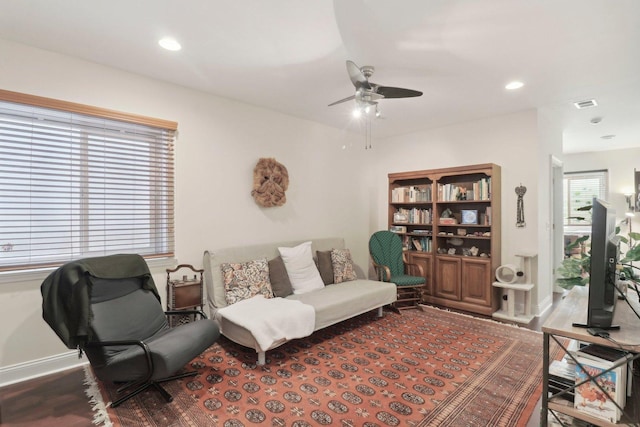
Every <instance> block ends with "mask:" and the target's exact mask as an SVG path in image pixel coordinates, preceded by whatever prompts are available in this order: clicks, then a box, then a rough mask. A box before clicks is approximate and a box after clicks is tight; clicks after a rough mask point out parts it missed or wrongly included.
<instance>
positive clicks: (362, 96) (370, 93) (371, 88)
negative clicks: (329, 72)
mask: <svg viewBox="0 0 640 427" xmlns="http://www.w3.org/2000/svg"><path fill="white" fill-rule="evenodd" d="M374 71H375V68H373V67H372V66H371V65H365V66H363V67H358V66H357V65H356V64H355V63H354V62H353V61H347V72H348V73H349V78H350V79H351V83H353V85H354V86H355V87H356V93H355V95H351V96H349V97H347V98H344V99H341V100H339V101H336V102H333V103H331V104H329V107H331V106H332V105H336V104H340V103H342V102H347V101H351V100H352V99H355V101H356V104H357V105H358V106H365V107H366V106H371V105H377V104H378V100H380V99H383V98H411V97H414V96H421V95H422V92H420V91H417V90H412V89H403V88H400V87H391V86H381V85H378V84H375V83H372V82H370V81H369V77H371V76H372V75H373V72H374Z"/></svg>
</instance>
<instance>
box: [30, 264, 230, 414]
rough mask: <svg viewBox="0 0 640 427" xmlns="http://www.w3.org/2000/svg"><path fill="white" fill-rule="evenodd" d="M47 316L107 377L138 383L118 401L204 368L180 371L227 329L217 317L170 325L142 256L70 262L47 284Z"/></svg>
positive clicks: (69, 344) (126, 387) (126, 386)
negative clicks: (215, 319)
mask: <svg viewBox="0 0 640 427" xmlns="http://www.w3.org/2000/svg"><path fill="white" fill-rule="evenodd" d="M41 291H42V296H43V317H44V319H45V320H46V321H47V323H49V325H50V326H51V327H52V329H53V330H54V331H55V332H56V333H57V334H58V336H59V337H60V338H61V339H62V340H63V342H64V343H65V344H66V345H67V347H69V348H78V349H79V350H80V352H81V353H82V352H84V353H85V354H86V355H87V358H88V359H89V362H90V364H91V367H92V369H93V371H94V373H95V375H96V376H97V377H98V378H99V379H100V380H102V381H110V382H114V383H124V385H123V386H121V387H120V388H119V389H118V393H122V392H124V391H126V390H131V391H130V392H129V393H128V394H126V395H124V396H122V397H120V398H118V399H117V400H115V401H114V402H112V403H111V406H114V407H115V406H118V405H119V404H121V403H122V402H124V401H125V400H127V399H129V398H131V397H133V396H135V395H136V394H138V393H140V392H142V391H144V390H146V389H147V388H149V387H154V388H155V389H157V390H158V391H159V392H160V393H161V394H162V396H163V397H164V398H165V399H166V401H167V402H170V401H171V400H172V397H171V395H169V393H168V392H167V391H166V390H165V389H164V388H163V387H162V386H161V385H160V383H162V382H165V381H170V380H174V379H178V378H184V377H187V376H195V375H196V374H197V372H180V371H181V370H182V369H183V368H184V367H185V365H186V364H187V363H189V362H190V361H191V360H192V359H194V358H195V357H196V356H198V355H199V354H201V353H202V352H203V351H204V350H206V349H207V348H208V347H209V346H211V345H212V344H213V343H214V342H215V341H216V340H217V339H218V337H219V336H220V330H219V327H218V324H217V322H215V321H213V320H209V319H206V316H205V315H204V313H202V312H200V311H196V312H194V313H199V314H200V316H201V317H203V319H202V320H196V321H194V322H190V323H187V324H184V325H181V326H177V327H175V328H170V327H169V323H168V321H167V316H166V315H167V314H169V315H170V314H172V313H175V314H177V313H179V314H181V315H182V314H185V313H186V312H185V311H179V312H166V313H165V312H164V311H163V310H162V306H161V303H160V296H159V294H158V291H157V289H156V287H155V284H154V282H153V278H152V277H151V274H150V273H149V270H148V267H147V264H146V262H145V260H144V259H143V258H142V257H140V256H138V255H112V256H106V257H97V258H86V259H83V260H79V261H75V262H71V263H68V264H65V265H63V266H62V267H60V268H59V269H57V270H56V271H54V272H53V273H52V274H51V275H49V277H47V279H45V281H44V282H43V283H42V286H41Z"/></svg>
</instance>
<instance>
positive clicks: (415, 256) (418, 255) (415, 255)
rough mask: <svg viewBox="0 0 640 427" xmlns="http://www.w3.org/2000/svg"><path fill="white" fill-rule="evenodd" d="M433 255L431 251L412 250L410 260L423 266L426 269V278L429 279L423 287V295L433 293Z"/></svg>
mask: <svg viewBox="0 0 640 427" xmlns="http://www.w3.org/2000/svg"><path fill="white" fill-rule="evenodd" d="M432 259H433V257H432V255H431V254H429V253H424V252H411V253H410V254H409V261H410V262H412V263H414V264H418V265H421V266H422V270H423V271H424V278H425V279H426V280H427V284H426V285H425V287H424V289H423V295H433V279H432V277H433V274H432V264H433V261H432Z"/></svg>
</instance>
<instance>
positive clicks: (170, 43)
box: [158, 37, 182, 52]
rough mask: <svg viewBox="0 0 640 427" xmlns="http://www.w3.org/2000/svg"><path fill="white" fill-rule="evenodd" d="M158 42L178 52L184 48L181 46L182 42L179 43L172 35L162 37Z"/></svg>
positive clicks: (163, 46)
mask: <svg viewBox="0 0 640 427" xmlns="http://www.w3.org/2000/svg"><path fill="white" fill-rule="evenodd" d="M158 44H159V45H160V46H161V47H162V48H164V49H167V50H170V51H172V52H177V51H179V50H180V49H182V46H180V43H178V41H177V40H176V39H173V38H171V37H164V38H161V39H160V40H158Z"/></svg>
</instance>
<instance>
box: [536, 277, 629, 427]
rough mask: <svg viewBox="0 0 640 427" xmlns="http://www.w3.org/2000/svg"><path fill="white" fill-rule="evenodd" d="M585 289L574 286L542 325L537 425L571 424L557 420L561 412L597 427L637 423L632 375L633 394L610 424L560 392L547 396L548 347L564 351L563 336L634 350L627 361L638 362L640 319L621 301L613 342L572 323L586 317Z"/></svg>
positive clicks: (615, 317)
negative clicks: (540, 410)
mask: <svg viewBox="0 0 640 427" xmlns="http://www.w3.org/2000/svg"><path fill="white" fill-rule="evenodd" d="M588 292H589V289H588V288H585V287H581V286H577V287H574V288H573V289H572V290H571V291H570V292H569V293H568V294H567V295H566V296H565V297H564V299H563V301H562V302H561V303H560V304H559V306H558V308H556V310H555V311H554V312H553V313H552V314H551V316H549V318H548V319H547V321H546V322H545V323H544V325H543V326H542V332H543V335H544V337H543V339H544V341H543V345H544V349H543V352H544V360H543V370H542V387H543V389H542V413H541V417H540V425H541V426H547V425H549V424H548V423H549V422H553V423H554V424H553V425H570V424H562V423H561V421H560V419H561V418H562V417H561V415H560V414H565V415H568V416H570V417H573V418H576V419H579V420H582V421H586V422H588V423H591V424H593V425H597V426H620V425H640V396H639V394H640V390H638V388H637V387H636V385H637V384H635V383H636V382H637V381H634V380H635V375H634V376H633V377H632V378H630V380H631V381H633V382H634V384H633V390H632V394H631V396H630V397H628V398H627V404H626V406H625V408H624V412H623V414H622V418H621V419H620V421H619V422H618V423H611V422H608V421H605V420H603V419H599V418H596V417H593V416H590V415H588V414H586V413H584V412H582V411H580V410H578V409H575V408H574V407H573V404H572V403H571V402H568V401H566V400H563V399H561V398H559V397H558V395H559V394H560V393H557V394H554V395H553V396H549V364H550V360H549V354H550V352H549V346H550V344H551V343H552V342H553V343H554V344H557V345H559V346H560V347H562V349H563V350H564V351H567V345H566V343H565V342H566V340H565V339H563V338H569V339H573V340H578V341H581V342H585V343H594V344H598V345H601V346H605V347H613V348H617V349H623V350H627V351H630V352H632V353H634V355H633V357H632V358H631V359H630V361H634V362H633V363H634V365H635V363H637V362H635V360H636V359H638V358H640V345H639V344H638V342H639V340H638V335H637V331H638V328H640V319H638V318H637V317H636V316H635V314H634V313H633V311H632V310H631V309H630V307H629V306H627V304H626V303H625V302H624V301H618V306H617V307H616V312H615V316H614V321H615V323H616V324H619V325H620V330H618V331H610V338H611V339H612V340H613V341H610V340H607V339H605V338H600V337H595V336H592V335H590V334H589V333H588V332H587V330H586V329H584V328H579V327H574V326H572V323H573V322H580V321H583V322H584V321H585V320H586V315H587V299H588ZM629 295H630V298H629V300H630V302H631V303H632V304H633V305H634V308H635V309H636V311H639V312H640V303H638V301H637V297H635V299H633V298H632V297H631V294H629ZM618 344H619V345H618ZM574 388H575V386H574V387H570V388H567V389H566V390H564V391H569V390H572V389H574Z"/></svg>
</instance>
